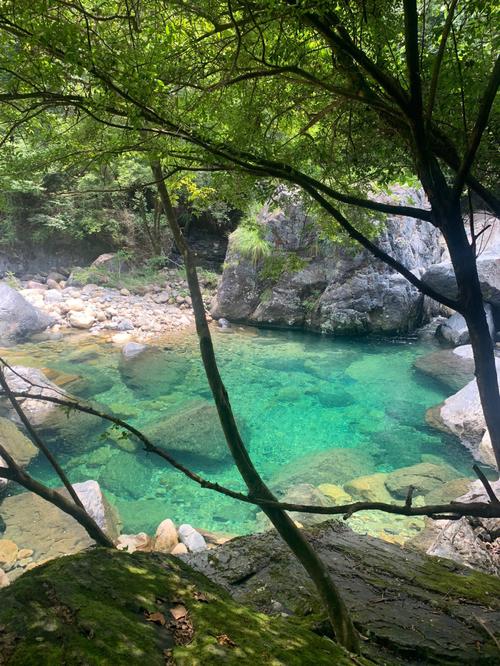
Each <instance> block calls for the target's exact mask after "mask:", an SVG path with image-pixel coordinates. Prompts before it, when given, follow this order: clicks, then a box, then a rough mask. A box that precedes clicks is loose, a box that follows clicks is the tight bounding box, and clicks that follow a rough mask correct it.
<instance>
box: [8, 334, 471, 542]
mask: <svg viewBox="0 0 500 666" xmlns="http://www.w3.org/2000/svg"><path fill="white" fill-rule="evenodd" d="M214 338H215V344H216V350H217V356H218V359H219V363H220V368H221V372H222V375H223V378H224V380H225V382H226V385H227V388H228V390H229V394H230V397H231V399H232V403H233V407H234V410H235V413H236V415H237V418H238V420H239V421H240V423H241V425H242V429H243V432H244V436H245V441H246V442H247V444H248V447H249V450H250V452H251V455H252V458H253V460H254V462H255V465H256V466H257V468H258V470H259V471H260V472H261V474H262V475H263V477H264V478H265V479H266V481H269V482H271V483H272V484H274V485H275V486H276V487H278V486H281V487H282V486H283V485H286V484H287V479H288V481H290V480H292V481H293V483H294V484H295V483H297V482H300V481H305V482H308V483H311V482H312V483H313V484H315V481H317V483H323V482H325V481H327V482H329V483H333V484H339V485H343V483H344V482H345V481H346V477H349V476H351V477H354V476H363V475H366V474H372V473H375V472H387V471H392V470H395V469H397V468H399V467H404V466H408V465H413V464H415V463H420V462H422V461H423V460H424V461H426V460H431V458H429V456H433V457H434V458H432V461H434V462H439V459H440V460H441V461H442V462H445V463H448V464H451V465H453V467H454V468H455V469H456V470H458V472H459V475H460V476H471V475H472V473H471V465H472V461H471V459H470V457H469V456H468V454H467V452H466V451H465V450H464V448H463V447H462V446H461V445H460V444H459V443H458V442H456V441H455V440H453V439H451V438H448V437H446V436H444V435H442V434H441V433H440V432H438V431H436V430H434V429H432V428H430V427H428V426H427V425H426V423H425V418H424V417H425V411H426V409H427V408H428V407H430V406H432V405H435V404H437V403H439V402H441V401H442V400H443V399H444V398H445V397H446V393H445V391H444V390H443V388H442V387H440V385H438V384H437V383H434V382H432V380H430V379H428V378H426V377H423V376H422V375H420V374H419V373H418V372H416V371H415V370H414V369H413V361H414V359H415V357H416V356H417V355H419V354H423V353H428V352H429V351H432V347H429V346H428V345H424V344H423V343H417V342H412V341H387V340H386V341H375V340H369V339H366V338H364V339H356V340H345V339H335V338H325V337H319V336H315V335H312V334H306V333H300V332H279V331H264V330H255V329H253V330H252V329H240V330H236V331H235V332H234V333H233V334H232V335H223V334H220V333H215V334H214ZM158 344H160V343H158ZM8 356H10V358H11V359H12V361H13V362H16V363H22V364H25V365H30V364H31V365H37V366H38V367H45V368H50V369H52V370H54V371H57V372H58V373H61V376H62V377H63V378H64V373H66V374H70V375H78V376H79V377H80V379H78V380H76V381H73V382H71V383H69V384H67V385H66V388H67V390H69V391H70V392H73V393H75V394H77V395H80V396H82V397H84V398H91V399H92V400H94V401H97V402H98V403H99V404H100V405H102V406H105V407H107V408H108V409H111V410H113V411H114V413H116V414H119V415H121V416H123V417H124V418H126V419H127V420H129V421H130V423H132V424H133V425H135V426H137V427H139V428H143V427H147V426H148V425H149V424H150V423H157V422H159V421H162V420H164V419H165V418H168V417H169V416H171V415H173V414H177V413H180V412H182V410H184V409H187V408H189V407H190V406H192V405H193V404H199V401H200V400H201V401H203V400H209V399H210V395H209V392H208V385H207V382H206V379H205V376H204V373H203V370H202V366H201V361H200V359H199V355H198V348H197V344H196V340H195V337H194V335H191V334H189V335H187V336H186V337H185V338H184V339H181V340H178V341H175V342H169V343H166V344H164V345H162V346H161V352H160V353H158V354H157V355H156V356H155V361H154V362H153V363H146V364H144V365H143V366H140V365H139V366H137V367H138V370H137V368H136V369H135V370H134V372H133V373H132V375H131V374H130V369H129V368H130V366H128V369H127V366H126V364H124V361H123V359H121V354H120V351H119V350H118V349H117V348H116V347H114V346H113V345H112V344H109V343H105V342H103V341H99V339H93V338H89V337H87V338H82V337H81V336H78V337H75V338H74V340H73V341H72V339H71V338H66V339H65V340H63V341H58V342H40V343H38V344H36V345H35V344H27V345H23V346H19V347H17V348H15V349H14V350H10V353H8ZM134 373H135V374H134ZM50 376H54V374H53V373H51V375H50ZM66 379H70V378H68V377H66ZM56 381H57V378H56ZM193 401H195V402H193ZM178 423H179V425H180V427H182V425H181V424H182V423H183V422H182V420H180V421H178ZM107 427H108V426H107V425H103V424H102V423H99V422H98V421H95V422H91V423H90V425H89V422H87V424H86V426H85V429H84V430H83V431H81V432H80V434H79V435H78V436H77V437H75V438H74V440H72V441H70V440H69V439H68V438H67V437H65V436H64V433H61V432H54V433H52V435H51V436H50V437H49V439H48V442H49V444H50V445H51V447H52V448H53V450H54V452H56V453H58V456H59V460H60V462H61V463H62V464H63V465H64V467H65V469H66V470H67V471H68V474H69V476H70V478H71V480H72V481H73V482H76V481H83V480H86V479H96V480H98V481H99V483H100V484H101V487H102V488H103V489H104V491H105V492H106V494H107V496H108V498H109V499H110V500H111V502H112V503H113V504H115V505H116V507H117V508H118V510H119V513H120V516H121V519H122V521H123V531H124V532H138V531H146V532H150V533H151V532H154V529H155V528H156V526H157V525H158V523H159V522H160V521H161V520H163V519H164V518H166V517H170V518H172V519H173V520H174V521H175V522H177V523H179V522H189V523H191V524H193V525H195V526H198V527H201V528H205V529H208V530H215V531H218V532H225V533H232V534H241V533H246V532H251V531H255V530H256V528H257V523H256V513H257V510H256V509H255V508H254V507H251V506H249V505H243V504H241V503H238V502H235V501H233V500H230V499H228V498H225V497H223V496H221V495H219V494H216V493H214V492H212V491H209V490H204V489H202V488H200V487H198V486H197V485H196V484H194V483H193V482H191V481H190V480H188V479H186V478H185V477H183V475H182V474H180V473H179V472H177V471H175V470H172V469H171V468H169V467H168V466H166V465H165V464H164V463H162V461H160V460H159V459H155V458H153V457H152V456H151V455H150V454H147V453H145V452H143V451H142V450H140V449H138V450H135V451H134V450H133V448H134V443H133V442H131V441H128V440H125V439H120V438H119V437H116V436H114V437H113V436H111V437H110V431H109V430H108V431H107V432H106V431H105V430H106V428H107ZM186 427H189V429H190V432H191V431H193V429H194V431H196V427H197V424H196V423H192V422H191V421H190V420H189V416H187V417H186ZM116 434H117V433H115V435H116ZM111 435H112V433H111ZM331 449H346V450H347V451H345V452H344V454H345V460H346V462H345V464H342V465H341V466H339V467H338V468H337V467H336V466H332V468H331V470H330V469H328V466H327V467H326V468H325V466H320V474H319V475H318V476H317V474H316V473H317V470H318V467H317V463H316V468H314V466H313V468H311V462H310V461H311V459H313V460H314V454H318V453H319V452H325V451H328V450H331ZM344 454H343V455H344ZM351 458H352V461H351ZM360 459H363V460H365V459H366V461H367V462H366V465H365V466H364V468H361V467H359V460H360ZM191 464H192V466H193V467H194V469H195V471H197V472H199V473H201V474H203V475H204V476H206V477H209V478H211V479H213V480H216V481H218V482H219V483H222V484H224V485H227V486H229V487H231V488H235V489H243V485H242V483H241V481H240V479H239V477H238V473H237V471H236V470H235V469H234V468H233V467H232V466H231V465H230V464H227V463H223V464H221V463H217V462H216V463H214V462H211V463H210V464H205V463H200V462H199V460H198V461H196V460H195V459H194V460H192V461H191ZM350 466H351V467H352V471H351V469H350ZM29 471H30V472H31V473H32V474H33V475H35V476H36V477H37V478H39V479H40V480H42V481H44V482H46V483H48V484H50V485H60V484H59V483H58V480H57V479H56V478H54V475H53V473H52V471H51V469H50V468H49V466H48V465H47V464H46V463H45V461H44V460H43V459H41V458H40V457H39V459H37V460H36V461H34V462H33V463H32V464H31V466H30V468H29ZM311 476H312V477H313V478H311ZM316 476H317V479H316V478H315V477H316ZM320 477H321V478H320ZM315 485H317V484H315ZM383 520H384V521H385V522H384V523H383V524H382V527H381V517H380V515H379V516H378V517H370V516H369V515H367V516H364V517H362V518H361V517H360V516H357V517H356V518H355V519H352V524H353V526H354V527H355V528H356V529H361V530H367V531H369V532H372V533H374V534H378V533H380V530H381V529H383V528H387V533H389V534H390V533H397V531H398V529H397V528H394V527H393V528H392V529H391V527H390V524H391V523H390V521H393V520H399V521H400V524H402V523H401V521H405V520H406V519H393V518H390V517H387V516H386V517H384V518H383ZM407 523H408V521H407V520H406V523H405V525H406V526H407ZM387 525H389V526H388V527H387ZM420 526H421V524H420V523H418V521H417V522H416V523H415V521H413V528H414V529H415V530H417V529H418V528H419V527H420Z"/></svg>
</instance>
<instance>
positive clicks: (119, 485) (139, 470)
mask: <svg viewBox="0 0 500 666" xmlns="http://www.w3.org/2000/svg"><path fill="white" fill-rule="evenodd" d="M154 468H155V465H154V461H153V460H151V459H150V457H146V455H145V454H144V453H142V452H141V454H140V455H139V454H138V453H129V452H128V451H117V452H116V453H115V454H114V455H113V456H111V458H109V460H108V461H107V463H106V464H105V465H104V466H103V467H101V468H100V469H99V482H100V483H101V484H102V485H103V487H104V488H107V489H108V490H109V491H110V492H112V493H113V494H114V495H116V496H118V497H132V498H133V499H140V498H141V497H143V495H144V492H145V491H146V490H149V486H150V483H151V476H152V474H153V470H154Z"/></svg>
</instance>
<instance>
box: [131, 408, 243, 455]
mask: <svg viewBox="0 0 500 666" xmlns="http://www.w3.org/2000/svg"><path fill="white" fill-rule="evenodd" d="M240 425H241V426H242V427H243V428H244V424H242V423H240ZM143 432H144V433H145V435H146V436H147V437H149V439H150V440H151V441H152V442H153V444H156V445H157V446H159V447H162V448H165V449H166V450H167V451H168V452H169V453H171V454H172V455H173V456H174V457H176V458H178V459H179V460H180V461H181V462H188V463H189V462H193V461H194V462H197V463H200V464H204V465H206V464H216V463H221V464H222V463H227V462H228V461H229V459H230V453H229V449H228V447H227V444H226V440H225V438H224V433H223V431H222V427H221V425H220V421H219V416H218V413H217V409H216V407H215V406H214V405H212V404H211V403H209V402H208V401H206V400H193V401H190V402H188V403H186V404H185V405H184V406H183V407H182V408H181V409H180V410H179V412H178V413H177V414H175V415H174V416H171V417H170V418H162V419H161V420H159V421H157V422H154V423H152V424H150V425H148V426H145V427H144V428H143Z"/></svg>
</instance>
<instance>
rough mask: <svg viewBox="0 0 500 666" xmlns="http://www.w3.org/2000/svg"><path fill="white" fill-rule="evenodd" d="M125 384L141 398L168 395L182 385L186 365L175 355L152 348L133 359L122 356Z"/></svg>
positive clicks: (121, 372)
mask: <svg viewBox="0 0 500 666" xmlns="http://www.w3.org/2000/svg"><path fill="white" fill-rule="evenodd" d="M119 370H120V376H121V378H122V380H123V382H124V384H125V385H126V386H127V387H128V388H129V389H131V390H132V391H137V392H138V393H140V395H141V397H142V398H144V396H145V395H146V396H150V397H157V396H158V395H162V394H163V395H166V394H168V393H170V392H171V391H173V390H175V388H176V387H177V386H178V385H179V384H180V383H182V381H183V380H184V377H185V373H186V364H185V362H182V360H180V359H179V358H176V356H175V354H172V353H169V352H165V351H163V350H162V349H158V348H154V347H150V348H149V349H146V350H144V351H143V352H142V353H140V354H136V355H134V356H131V357H125V356H123V355H122V357H121V358H120V362H119Z"/></svg>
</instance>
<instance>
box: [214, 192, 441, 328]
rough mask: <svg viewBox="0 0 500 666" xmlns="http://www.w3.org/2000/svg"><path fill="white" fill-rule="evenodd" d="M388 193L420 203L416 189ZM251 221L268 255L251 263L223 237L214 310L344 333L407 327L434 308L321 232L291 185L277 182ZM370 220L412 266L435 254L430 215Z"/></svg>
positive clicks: (382, 267)
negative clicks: (426, 219)
mask: <svg viewBox="0 0 500 666" xmlns="http://www.w3.org/2000/svg"><path fill="white" fill-rule="evenodd" d="M394 197H397V198H398V199H400V200H402V201H403V200H406V201H408V200H409V199H412V203H413V204H415V202H416V203H417V205H425V201H424V200H423V197H422V195H421V194H420V192H418V191H414V190H411V191H410V190H402V189H400V190H398V191H394V192H393V198H392V199H391V200H392V201H393V200H394ZM258 222H259V223H260V224H261V225H262V229H263V232H264V234H265V238H266V240H267V241H268V242H269V244H270V245H271V248H272V255H271V258H268V259H265V260H263V261H260V262H257V264H255V263H252V261H251V260H250V259H248V258H246V257H245V256H242V255H241V254H240V253H239V251H238V247H237V244H236V242H235V239H234V238H232V237H231V238H230V241H229V246H228V251H227V256H226V262H225V269H224V272H223V275H222V281H221V284H220V286H219V290H218V293H217V298H216V300H215V302H214V304H213V308H212V315H213V316H214V318H220V317H227V318H228V319H229V320H231V321H240V322H241V321H243V322H250V323H252V324H263V325H275V326H285V327H300V328H306V329H311V330H316V331H321V332H326V333H336V334H346V335H349V334H352V333H371V332H382V333H397V332H407V331H409V330H412V329H414V328H415V327H417V326H419V325H420V324H421V323H423V322H425V321H426V320H427V319H428V316H429V315H430V314H432V313H433V312H434V309H435V306H434V304H432V303H431V302H430V300H429V299H424V298H423V296H422V295H421V294H420V293H419V292H418V291H417V290H416V289H415V288H414V287H412V286H411V285H410V284H409V283H408V282H407V280H405V278H403V277H402V276H400V275H399V274H398V273H395V272H394V271H393V270H391V269H390V268H388V267H387V266H386V264H384V263H382V262H380V261H378V260H376V259H374V258H373V256H372V255H371V254H370V253H368V252H366V251H362V252H359V251H358V249H359V248H358V247H355V248H354V249H350V248H348V247H341V246H340V245H335V244H333V243H331V242H327V241H325V240H324V239H322V237H321V234H320V230H319V228H318V225H317V224H316V223H315V220H314V218H313V217H312V216H311V215H310V214H309V213H308V212H307V210H306V209H305V206H304V203H303V201H302V199H301V198H300V195H299V194H298V193H297V191H295V190H290V189H288V188H287V187H285V186H280V187H279V188H278V190H277V191H276V193H275V195H273V198H272V200H270V201H269V202H268V203H267V204H266V205H265V206H264V207H263V208H262V210H261V211H260V213H259V216H258ZM374 225H378V227H379V234H378V239H377V244H378V245H379V246H380V247H381V248H383V249H384V250H385V251H387V252H389V253H390V254H391V255H392V256H394V257H395V258H396V259H397V260H398V261H400V262H401V263H403V264H404V265H405V266H406V267H407V268H409V269H410V270H411V271H413V272H414V273H415V274H417V275H421V274H422V273H423V272H424V271H425V270H426V269H427V268H428V267H429V266H430V265H431V264H433V263H435V262H437V261H439V260H440V258H441V247H440V244H439V235H438V232H437V230H436V229H435V228H434V227H433V226H432V225H431V224H430V223H426V222H422V221H418V220H414V219H411V218H405V217H388V219H387V222H386V224H385V225H383V224H382V223H379V222H376V221H374ZM280 267H281V270H279V269H280Z"/></svg>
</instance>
